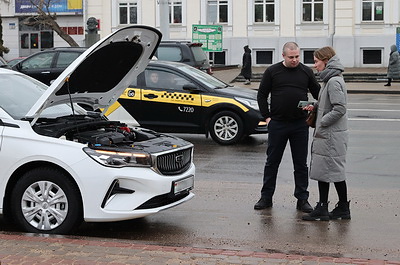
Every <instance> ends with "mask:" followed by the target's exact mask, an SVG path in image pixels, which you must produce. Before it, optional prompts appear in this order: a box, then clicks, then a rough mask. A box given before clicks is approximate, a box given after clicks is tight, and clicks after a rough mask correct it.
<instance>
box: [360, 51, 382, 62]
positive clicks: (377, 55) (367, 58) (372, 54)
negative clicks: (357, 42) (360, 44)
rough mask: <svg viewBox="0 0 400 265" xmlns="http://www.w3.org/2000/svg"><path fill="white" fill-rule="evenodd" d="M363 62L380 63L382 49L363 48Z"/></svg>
mask: <svg viewBox="0 0 400 265" xmlns="http://www.w3.org/2000/svg"><path fill="white" fill-rule="evenodd" d="M362 59H363V62H362V63H363V64H375V65H381V64H382V50H363V56H362Z"/></svg>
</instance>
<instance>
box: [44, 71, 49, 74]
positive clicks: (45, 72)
mask: <svg viewBox="0 0 400 265" xmlns="http://www.w3.org/2000/svg"><path fill="white" fill-rule="evenodd" d="M42 74H50V71H44V72H42Z"/></svg>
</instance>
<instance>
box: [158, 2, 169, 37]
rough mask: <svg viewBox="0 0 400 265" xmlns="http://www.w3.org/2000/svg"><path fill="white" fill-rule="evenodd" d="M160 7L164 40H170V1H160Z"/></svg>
mask: <svg viewBox="0 0 400 265" xmlns="http://www.w3.org/2000/svg"><path fill="white" fill-rule="evenodd" d="M158 3H159V5H160V31H161V33H162V34H163V37H162V38H163V39H164V40H169V5H168V0H158Z"/></svg>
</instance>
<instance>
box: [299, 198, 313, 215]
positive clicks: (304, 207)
mask: <svg viewBox="0 0 400 265" xmlns="http://www.w3.org/2000/svg"><path fill="white" fill-rule="evenodd" d="M296 209H297V210H300V211H302V212H303V213H311V212H312V210H313V207H311V205H310V204H309V203H308V201H307V200H297V205H296Z"/></svg>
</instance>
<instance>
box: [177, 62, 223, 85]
mask: <svg viewBox="0 0 400 265" xmlns="http://www.w3.org/2000/svg"><path fill="white" fill-rule="evenodd" d="M177 67H178V68H179V69H181V70H182V71H183V72H185V73H186V74H188V75H190V76H192V77H193V78H194V79H196V81H198V82H200V83H202V84H203V85H204V86H206V87H208V88H211V89H215V88H224V87H227V86H229V85H228V84H226V83H224V82H222V81H221V80H219V79H217V78H215V77H213V76H211V75H209V74H207V73H206V72H203V71H201V70H198V69H196V68H194V67H191V66H187V65H179V66H177Z"/></svg>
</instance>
